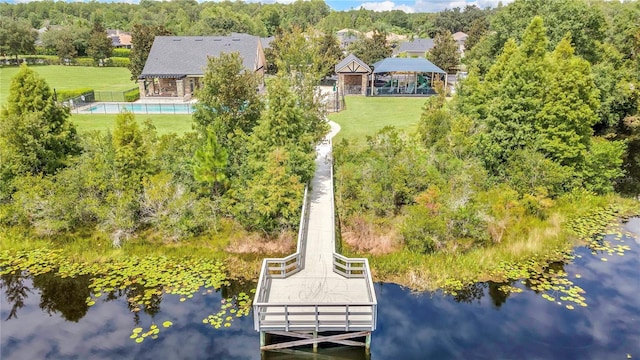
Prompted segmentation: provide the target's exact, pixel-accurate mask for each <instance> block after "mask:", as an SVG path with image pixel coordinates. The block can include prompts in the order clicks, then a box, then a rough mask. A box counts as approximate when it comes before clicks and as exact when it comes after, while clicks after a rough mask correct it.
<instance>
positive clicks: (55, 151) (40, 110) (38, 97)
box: [0, 65, 80, 181]
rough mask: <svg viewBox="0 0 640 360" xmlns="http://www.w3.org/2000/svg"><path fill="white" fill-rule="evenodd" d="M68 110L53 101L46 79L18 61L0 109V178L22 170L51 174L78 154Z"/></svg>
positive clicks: (23, 172) (4, 179) (75, 137)
mask: <svg viewBox="0 0 640 360" xmlns="http://www.w3.org/2000/svg"><path fill="white" fill-rule="evenodd" d="M68 117H69V111H68V110H67V109H66V108H64V107H62V106H61V105H58V104H56V102H55V101H54V99H53V94H52V92H51V89H50V88H49V86H48V85H47V83H46V82H45V81H44V79H42V78H41V77H40V76H38V74H37V73H36V72H34V71H33V70H31V69H30V68H28V67H27V66H26V65H22V66H21V67H20V70H19V71H18V73H16V75H15V76H14V77H13V79H12V80H11V85H10V88H9V97H8V99H7V103H6V105H5V106H4V107H3V108H2V111H0V159H2V161H1V162H0V181H6V180H9V179H11V178H13V177H14V176H16V175H22V174H27V173H31V174H40V173H42V174H53V173H55V172H56V171H57V170H58V169H60V168H61V167H64V166H65V165H66V163H67V159H68V157H69V156H71V155H75V154H78V153H79V151H80V149H79V146H78V137H77V134H76V129H75V127H74V125H73V124H72V123H71V122H69V121H68Z"/></svg>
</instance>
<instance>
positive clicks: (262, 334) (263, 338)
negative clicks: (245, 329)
mask: <svg viewBox="0 0 640 360" xmlns="http://www.w3.org/2000/svg"><path fill="white" fill-rule="evenodd" d="M266 340H267V333H266V332H264V331H260V347H261V348H262V347H264V346H266V345H267V341H266Z"/></svg>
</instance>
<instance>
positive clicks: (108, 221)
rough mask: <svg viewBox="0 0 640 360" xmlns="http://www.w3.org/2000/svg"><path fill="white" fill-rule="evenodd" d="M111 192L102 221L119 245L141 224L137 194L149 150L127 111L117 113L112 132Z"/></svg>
mask: <svg viewBox="0 0 640 360" xmlns="http://www.w3.org/2000/svg"><path fill="white" fill-rule="evenodd" d="M112 142H113V149H114V157H113V173H114V178H113V192H111V193H110V194H109V195H108V196H107V199H106V201H107V202H108V203H109V205H110V206H109V210H108V214H107V215H106V216H105V219H104V221H103V223H102V224H101V225H102V227H103V228H105V230H107V231H110V232H111V238H112V242H113V246H115V247H119V246H120V244H121V242H122V240H123V238H127V237H128V236H129V235H130V234H131V233H132V232H133V231H134V230H135V229H136V228H137V227H138V226H139V225H140V224H139V214H140V206H141V204H140V201H139V199H140V195H141V194H142V191H143V179H144V178H145V176H146V175H148V167H149V166H148V165H149V164H148V161H149V159H148V154H149V149H148V147H147V146H145V141H144V137H143V134H142V132H141V131H140V128H139V126H138V123H136V120H135V116H134V115H133V114H132V113H130V112H124V113H120V114H118V116H117V117H116V127H115V129H114V131H113V138H112Z"/></svg>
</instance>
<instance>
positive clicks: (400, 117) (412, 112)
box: [329, 96, 426, 142]
mask: <svg viewBox="0 0 640 360" xmlns="http://www.w3.org/2000/svg"><path fill="white" fill-rule="evenodd" d="M425 101H426V98H402V97H396V98H382V97H364V96H347V97H346V102H347V109H346V110H343V111H341V112H339V113H334V114H330V115H329V119H330V120H333V121H335V122H337V123H338V124H340V127H342V130H341V131H340V132H339V133H338V135H337V136H336V138H335V139H334V142H337V141H340V139H342V138H347V139H364V138H365V137H366V136H367V135H373V134H374V133H375V132H376V131H378V130H380V129H382V128H383V127H385V126H387V125H392V126H395V127H396V128H398V129H415V128H416V126H417V125H418V121H419V120H420V114H421V113H422V105H424V102H425Z"/></svg>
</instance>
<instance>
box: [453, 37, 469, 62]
mask: <svg viewBox="0 0 640 360" xmlns="http://www.w3.org/2000/svg"><path fill="white" fill-rule="evenodd" d="M452 36H453V40H455V41H456V42H457V43H458V51H460V56H461V57H463V56H464V50H465V47H464V43H465V42H466V41H467V38H468V37H469V35H467V34H465V33H463V32H462V31H458V32H457V33H455V34H453V35H452Z"/></svg>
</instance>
